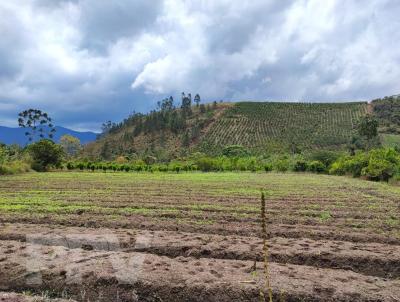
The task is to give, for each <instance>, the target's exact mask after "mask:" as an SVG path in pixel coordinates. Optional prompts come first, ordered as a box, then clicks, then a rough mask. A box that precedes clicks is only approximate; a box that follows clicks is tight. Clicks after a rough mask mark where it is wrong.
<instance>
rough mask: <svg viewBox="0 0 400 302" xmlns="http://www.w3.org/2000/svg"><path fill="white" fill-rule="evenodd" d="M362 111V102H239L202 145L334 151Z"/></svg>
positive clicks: (365, 107) (344, 141) (365, 109)
mask: <svg viewBox="0 0 400 302" xmlns="http://www.w3.org/2000/svg"><path fill="white" fill-rule="evenodd" d="M366 112H367V104H366V103H345V104H323V103H319V104H317V103H273V102H261V103H256V102H241V103H236V104H235V106H233V107H231V108H229V109H227V110H226V111H225V113H224V115H223V116H221V118H220V119H218V121H217V122H216V123H214V124H213V126H212V127H211V128H210V130H209V131H208V132H207V133H206V135H205V136H204V138H203V141H202V143H203V144H204V145H205V146H207V147H208V146H213V148H215V149H218V147H219V148H223V147H224V146H226V145H232V144H237V145H243V146H246V147H247V148H250V149H254V150H259V151H263V150H264V151H265V150H271V151H274V149H278V150H282V147H283V148H285V147H286V148H287V149H289V148H290V147H291V144H295V145H297V147H299V148H301V149H312V148H333V149H335V148H338V147H339V148H340V146H341V145H345V144H346V143H347V142H348V141H349V139H350V137H351V135H352V133H353V131H354V129H355V126H356V125H357V123H358V121H359V120H360V118H361V117H362V116H364V115H365V114H366ZM275 151H277V150H275Z"/></svg>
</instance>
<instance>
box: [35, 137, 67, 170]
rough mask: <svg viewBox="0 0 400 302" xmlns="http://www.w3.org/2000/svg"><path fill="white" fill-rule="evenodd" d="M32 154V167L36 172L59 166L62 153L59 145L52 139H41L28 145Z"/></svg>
mask: <svg viewBox="0 0 400 302" xmlns="http://www.w3.org/2000/svg"><path fill="white" fill-rule="evenodd" d="M28 151H29V153H30V155H31V156H32V160H33V162H32V169H34V170H35V171H38V172H44V171H47V170H48V169H49V168H50V167H56V168H59V167H60V166H61V161H62V158H63V155H64V152H63V149H62V147H61V146H59V145H57V144H55V143H54V142H53V141H51V140H48V139H43V140H40V141H38V142H37V143H34V144H32V145H30V146H29V147H28Z"/></svg>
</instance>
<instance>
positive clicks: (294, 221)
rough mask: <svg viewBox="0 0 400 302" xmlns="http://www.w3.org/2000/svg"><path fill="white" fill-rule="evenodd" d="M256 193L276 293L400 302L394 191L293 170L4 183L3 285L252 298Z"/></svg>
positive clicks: (18, 178)
mask: <svg viewBox="0 0 400 302" xmlns="http://www.w3.org/2000/svg"><path fill="white" fill-rule="evenodd" d="M261 190H263V191H264V192H265V193H266V196H267V198H266V201H267V217H268V228H267V232H268V242H269V248H270V257H269V258H270V262H271V268H270V273H271V282H272V288H273V292H274V296H275V297H276V298H278V297H283V298H284V299H285V301H398V300H399V299H400V279H399V278H400V249H399V247H400V217H399V206H400V199H399V196H400V188H399V187H396V186H390V185H387V184H382V183H371V182H366V181H363V180H356V179H351V178H346V177H336V176H327V175H309V174H290V173H288V174H279V173H270V174H267V173H179V174H176V173H175V174H173V173H118V172H117V173H101V172H98V173H97V172H94V173H92V172H55V173H43V174H40V173H28V174H23V175H15V176H5V177H2V178H1V182H0V223H1V224H0V225H1V229H0V284H1V286H2V287H1V288H0V290H3V291H4V290H5V291H8V292H13V291H15V292H22V291H29V292H31V293H37V294H40V293H43V292H46V293H49V296H51V297H59V298H61V297H63V298H72V299H75V300H77V301H93V300H95V299H98V301H118V300H117V299H116V298H115V297H118V299H120V301H259V298H258V296H259V289H260V288H261V287H262V284H263V280H262V279H263V277H262V276H263V272H262V267H263V264H262V240H261V227H260V218H259V216H260V215H259V213H260V198H259V197H260V191H261ZM32 251H34V253H32ZM32 254H34V255H36V256H35V258H34V259H33V260H32V259H31V258H32ZM36 262H38V263H39V265H36V266H35V265H33V267H32V265H31V266H30V265H27V263H36ZM38 277H40V280H41V282H33V281H35V280H36V281H37V280H38ZM0 299H1V293H0Z"/></svg>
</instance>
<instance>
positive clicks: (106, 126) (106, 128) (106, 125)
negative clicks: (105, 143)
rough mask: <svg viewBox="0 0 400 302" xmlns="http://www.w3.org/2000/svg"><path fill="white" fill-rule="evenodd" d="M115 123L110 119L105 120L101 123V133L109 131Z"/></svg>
mask: <svg viewBox="0 0 400 302" xmlns="http://www.w3.org/2000/svg"><path fill="white" fill-rule="evenodd" d="M116 126H117V125H116V124H115V123H113V122H111V121H107V122H105V123H103V124H102V125H101V135H102V136H103V135H105V134H107V133H109V132H110V131H111V130H112V129H113V128H115V127H116Z"/></svg>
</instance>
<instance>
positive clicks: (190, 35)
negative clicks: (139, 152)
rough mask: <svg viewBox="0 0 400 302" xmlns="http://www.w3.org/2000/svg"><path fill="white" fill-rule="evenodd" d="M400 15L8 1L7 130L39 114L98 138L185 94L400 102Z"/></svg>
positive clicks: (186, 2) (292, 6)
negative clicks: (22, 115) (395, 97)
mask: <svg viewBox="0 0 400 302" xmlns="http://www.w3.org/2000/svg"><path fill="white" fill-rule="evenodd" d="M399 13H400V3H399V2H398V1H396V0H371V1H368V2H365V1H361V0H349V1H336V0H326V1H319V0H297V1H289V0H282V1H273V0H254V1H241V2H240V1H229V0H218V1H208V0H205V1H197V0H163V1H162V0H154V1H139V0H116V1H97V0H32V1H24V0H14V1H3V2H1V3H0V34H1V37H2V39H0V56H1V60H0V108H1V110H0V121H6V122H7V123H10V121H12V120H13V119H14V118H15V116H16V115H17V113H18V111H20V110H23V109H26V108H28V107H38V108H41V109H43V110H46V111H48V112H49V113H50V114H51V115H52V116H53V117H54V118H55V120H56V121H57V122H58V123H59V124H63V125H65V126H72V127H76V128H80V129H98V128H99V126H100V124H101V123H102V122H103V121H105V120H109V119H110V120H118V119H122V118H124V117H126V116H127V115H128V114H129V113H130V111H132V110H138V111H147V110H149V109H150V108H152V107H153V106H154V104H155V103H156V102H157V101H158V100H159V99H160V98H163V97H165V96H168V95H174V96H179V95H180V93H181V92H182V91H186V92H189V91H190V92H192V93H200V94H201V96H202V99H203V100H208V101H213V100H220V99H225V100H244V99H246V100H289V101H296V100H312V101H345V100H364V99H373V98H376V97H380V96H385V95H390V94H395V93H399V91H400V82H399V81H398V79H399V78H400V69H399V68H398V67H399V63H400V53H399V52H398V45H397V44H398V42H397V41H399V40H400V21H398V15H399ZM2 123H3V122H2ZM96 125H98V126H96Z"/></svg>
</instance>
